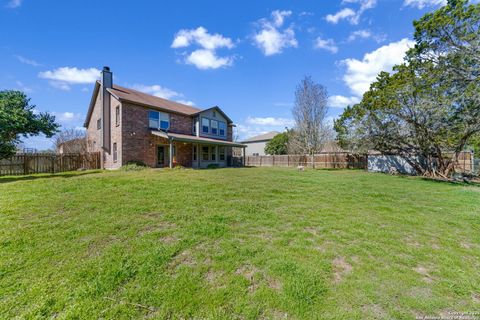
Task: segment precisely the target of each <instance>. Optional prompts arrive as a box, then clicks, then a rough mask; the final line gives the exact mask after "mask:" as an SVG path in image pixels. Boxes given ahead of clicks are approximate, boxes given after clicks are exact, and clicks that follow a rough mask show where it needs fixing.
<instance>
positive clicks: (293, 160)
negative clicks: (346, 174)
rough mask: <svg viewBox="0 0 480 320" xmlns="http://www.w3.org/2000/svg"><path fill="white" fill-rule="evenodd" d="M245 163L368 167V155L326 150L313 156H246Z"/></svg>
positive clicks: (329, 167)
mask: <svg viewBox="0 0 480 320" xmlns="http://www.w3.org/2000/svg"><path fill="white" fill-rule="evenodd" d="M245 165H246V166H253V167H274V166H275V167H297V166H305V167H310V168H312V167H315V168H318V169H366V168H367V156H366V155H363V154H352V153H348V152H325V153H319V154H316V155H314V156H313V157H312V156H305V155H271V156H246V157H245Z"/></svg>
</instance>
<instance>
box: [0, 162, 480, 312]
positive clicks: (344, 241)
mask: <svg viewBox="0 0 480 320" xmlns="http://www.w3.org/2000/svg"><path fill="white" fill-rule="evenodd" d="M0 226H1V228H0V318H2V319H3V318H12V317H19V318H51V317H57V318H60V319H64V318H67V319H71V318H78V319H89V318H105V319H125V318H143V317H144V318H159V319H164V318H173V319H177V318H196V319H199V318H209V319H210V318H220V319H221V318H224V319H232V318H239V319H255V318H267V319H283V318H288V319H311V318H320V319H375V318H382V319H383V318H395V319H413V318H415V317H416V316H423V315H425V316H432V315H440V314H442V315H448V314H449V312H453V311H465V312H467V311H470V312H472V311H477V312H480V187H478V186H466V185H453V184H447V183H440V182H433V181H426V180H422V179H420V178H405V177H395V176H388V175H383V174H371V173H366V172H362V171H343V170H342V171H325V170H318V171H312V170H308V171H305V172H297V171H296V170H294V169H281V168H276V169H272V168H242V169H218V170H173V171H171V170H145V171H139V172H121V171H117V172H80V173H65V174H58V175H55V176H48V175H44V176H41V175H39V176H28V177H3V178H0ZM479 315H480V314H479Z"/></svg>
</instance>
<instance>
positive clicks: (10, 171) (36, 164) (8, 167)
mask: <svg viewBox="0 0 480 320" xmlns="http://www.w3.org/2000/svg"><path fill="white" fill-rule="evenodd" d="M100 160H101V158H100V152H92V153H69V154H56V153H20V154H16V155H14V156H13V157H11V158H8V159H1V160H0V175H24V174H32V173H56V172H65V171H74V170H78V169H100V168H101V161H100Z"/></svg>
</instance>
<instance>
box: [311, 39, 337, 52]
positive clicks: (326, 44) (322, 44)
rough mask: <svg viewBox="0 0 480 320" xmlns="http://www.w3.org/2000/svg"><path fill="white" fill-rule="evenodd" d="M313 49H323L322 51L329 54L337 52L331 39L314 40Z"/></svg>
mask: <svg viewBox="0 0 480 320" xmlns="http://www.w3.org/2000/svg"><path fill="white" fill-rule="evenodd" d="M314 47H315V48H316V49H324V50H327V51H330V52H331V53H337V52H338V47H337V45H336V44H335V41H333V39H322V38H320V37H318V38H317V39H316V40H315V45H314Z"/></svg>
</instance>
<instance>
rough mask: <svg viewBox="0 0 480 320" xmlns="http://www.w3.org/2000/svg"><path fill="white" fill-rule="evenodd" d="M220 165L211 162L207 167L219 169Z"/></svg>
mask: <svg viewBox="0 0 480 320" xmlns="http://www.w3.org/2000/svg"><path fill="white" fill-rule="evenodd" d="M218 168H219V166H218V164H216V163H210V164H209V165H208V166H207V169H218Z"/></svg>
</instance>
